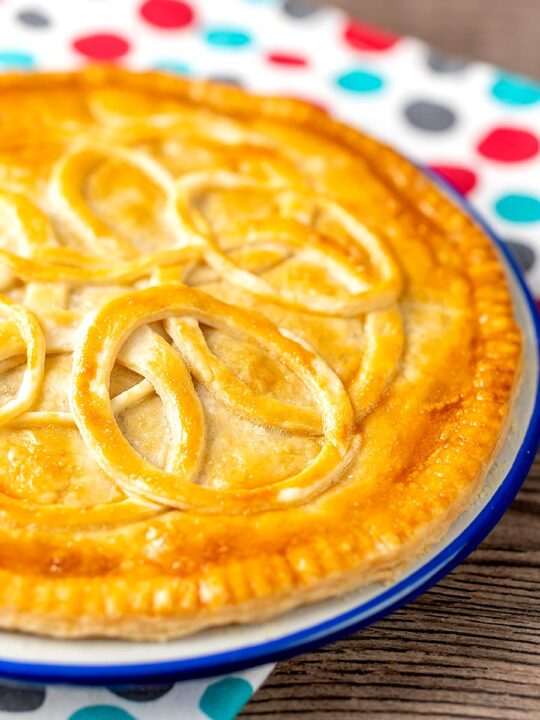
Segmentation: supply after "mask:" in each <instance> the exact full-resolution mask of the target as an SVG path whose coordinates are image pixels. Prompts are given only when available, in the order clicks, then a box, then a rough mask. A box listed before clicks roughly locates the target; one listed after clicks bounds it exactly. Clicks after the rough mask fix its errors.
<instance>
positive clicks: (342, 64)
mask: <svg viewBox="0 0 540 720" xmlns="http://www.w3.org/2000/svg"><path fill="white" fill-rule="evenodd" d="M88 62H114V63H116V64H123V65H125V66H127V67H131V68H133V69H160V70H163V71H166V72H172V73H180V74H183V75H189V76H194V77H204V78H210V79H213V80H217V81H220V82H226V83H232V84H235V85H240V86H243V87H245V88H247V89H249V90H252V91H254V92H258V93H279V94H284V95H289V96H294V97H298V98H301V99H304V100H307V101H308V102H313V103H315V104H317V105H320V106H322V107H324V108H325V109H327V110H328V111H329V112H331V113H332V114H333V115H335V116H336V117H338V118H340V119H342V120H345V121H346V122H349V123H350V124H352V125H355V126H357V127H359V128H361V129H362V130H365V131H366V132H368V133H371V134H373V135H375V136H376V137H378V138H380V139H382V140H384V141H386V142H389V143H391V144H392V145H394V146H395V147H397V148H398V149H399V150H401V151H402V152H403V153H405V154H406V155H407V156H409V157H410V158H411V159H413V160H414V161H416V162H418V163H421V164H423V165H425V166H427V167H429V168H431V169H433V170H435V171H436V172H437V173H439V174H440V175H441V176H442V177H444V178H445V179H446V180H447V181H448V182H449V183H451V184H452V185H453V186H454V187H455V188H456V189H457V190H458V191H459V192H461V193H462V194H463V195H465V196H467V197H468V199H469V200H470V201H471V202H472V204H473V205H474V206H475V207H476V208H477V209H478V210H479V211H480V213H481V214H482V215H483V216H484V218H485V219H486V220H487V221H488V222H489V223H490V224H491V226H492V227H493V228H494V229H495V231H496V232H497V233H498V234H499V236H500V237H501V238H502V239H503V240H504V241H505V242H506V243H507V245H508V247H509V248H510V249H511V251H512V252H513V254H514V256H515V257H516V259H517V261H518V263H519V264H520V265H521V267H522V269H523V270H524V271H525V273H526V275H527V278H528V280H529V282H530V283H531V285H532V287H533V289H534V290H536V292H537V294H538V295H540V259H539V255H540V130H539V129H540V85H538V84H536V83H535V82H534V81H532V80H530V79H527V78H525V77H521V76H516V75H513V74H511V73H508V72H505V71H503V70H500V69H498V68H495V67H492V66H490V65H487V64H485V63H479V62H472V61H468V60H464V59H461V58H455V57H448V56H445V55H443V54H441V53H439V52H437V51H435V50H433V49H431V48H429V47H428V46H427V45H425V44H424V43H422V42H420V41H418V40H415V39H413V38H408V37H399V36H397V35H395V34H393V33H391V32H388V31H385V30H381V29H379V28H374V27H371V26H370V25H367V24H365V23H363V22H360V21H356V20H352V19H350V18H349V17H348V16H347V15H346V14H345V13H343V12H342V11H340V10H337V9H334V8H330V7H324V8H323V7H317V6H315V5H313V4H311V3H309V4H308V3H305V2H300V1H299V0H286V1H283V0H279V1H278V0H188V1H185V2H184V1H182V0H117V2H115V3H111V2H109V3H108V2H104V1H103V0H77V2H69V3H68V2H65V0H47V1H45V0H41V2H40V0H3V2H1V3H0V71H6V72H7V71H10V70H21V69H22V70H27V71H32V70H34V69H41V70H45V69H46V70H51V69H52V70H65V69H73V68H78V67H81V66H83V65H85V64H86V63H88ZM1 654H2V653H1V649H0V659H1ZM270 671H271V666H268V665H267V666H264V667H260V668H258V669H254V670H249V671H245V672H240V673H236V674H234V675H227V676H224V677H221V678H214V679H209V680H197V681H191V682H183V683H177V684H176V685H159V686H155V685H154V686H147V687H143V686H134V687H124V688H115V689H112V690H111V689H106V688H92V689H88V688H86V689H83V688H75V687H62V686H49V687H37V686H26V685H21V684H18V683H14V682H11V681H9V682H8V681H0V718H14V717H15V713H16V715H17V716H18V717H19V718H21V719H24V718H29V719H30V718H31V719H32V720H45V719H47V720H146V719H147V718H148V719H150V718H151V720H173V718H180V717H182V718H183V720H191V719H192V718H193V719H195V718H210V719H211V720H230V719H231V718H233V717H234V716H235V715H236V713H237V712H238V711H239V710H240V708H241V707H242V705H243V704H244V703H245V702H247V700H248V699H249V697H250V696H251V694H252V693H253V692H254V690H255V689H256V688H257V687H258V686H259V685H260V684H261V683H262V681H263V680H264V679H265V678H266V677H267V675H268V674H269V672H270Z"/></svg>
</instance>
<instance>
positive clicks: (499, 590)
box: [243, 459, 540, 720]
mask: <svg viewBox="0 0 540 720" xmlns="http://www.w3.org/2000/svg"><path fill="white" fill-rule="evenodd" d="M243 717H244V718H246V719H247V718H252V719H253V720H255V719H256V718H271V717H275V718H280V719H282V720H287V719H288V718H291V719H292V718H294V719H295V720H299V718H302V717H305V718H308V717H309V718H311V720H329V719H330V718H356V717H361V718H362V720H410V719H411V718H419V719H420V718H433V719H437V720H456V719H459V720H461V719H463V720H465V719H466V718H470V719H473V718H474V719H476V718H488V719H489V720H521V719H522V718H523V720H525V719H527V720H536V719H537V718H540V459H537V462H536V464H535V466H534V468H533V470H532V471H531V473H530V476H529V478H528V480H527V482H526V484H525V485H524V487H523V489H522V491H521V492H520V494H519V496H518V497H517V499H516V501H515V502H514V504H513V506H512V508H511V509H510V511H509V512H508V513H507V514H506V516H505V517H504V518H503V520H502V521H501V523H500V524H499V525H498V526H497V527H496V528H495V530H494V531H493V532H492V533H491V535H490V536H489V537H488V538H487V539H486V540H485V541H484V542H483V543H482V545H481V546H480V548H478V549H477V550H476V551H475V552H474V553H473V554H472V555H471V556H470V557H469V559H468V560H467V561H466V562H465V563H463V564H462V565H461V566H460V567H458V568H457V569H456V570H455V571H454V572H453V573H452V574H451V575H449V576H448V577H447V578H446V579H445V580H443V581H442V582H441V583H439V584H438V585H437V586H435V587H434V588H433V589H432V590H430V591H429V592H428V593H426V594H425V595H423V596H422V597H420V598H418V599H417V600H416V601H415V602H413V603H412V604H411V605H409V606H408V607H406V608H404V609H403V610H401V611H399V612H397V613H396V614H395V615H393V616H391V617H389V618H386V619H384V620H382V621H381V622H379V623H378V624H377V625H375V626H373V627H371V628H368V629H367V630H364V631H361V632H358V633H356V634H355V635H352V636H350V637H348V638H346V639H344V640H342V641H340V642H337V643H334V644H333V645H330V646H328V647H326V648H323V649H322V650H320V651H318V652H316V653H310V654H308V655H304V656H302V657H299V658H296V659H294V660H291V661H289V662H286V663H281V664H279V665H278V667H277V668H276V670H275V671H274V672H273V674H272V675H271V676H270V678H269V680H268V681H267V682H266V684H265V685H264V686H263V688H261V690H260V691H259V692H258V693H257V694H256V695H255V697H254V698H253V700H252V701H251V702H250V704H249V705H248V707H247V708H246V710H245V711H244V713H243Z"/></svg>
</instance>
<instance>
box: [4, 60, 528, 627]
mask: <svg viewBox="0 0 540 720" xmlns="http://www.w3.org/2000/svg"><path fill="white" fill-rule="evenodd" d="M0 95H1V98H2V103H1V107H2V110H1V126H0V227H1V233H0V284H1V289H0V292H1V295H0V311H1V316H2V320H1V324H0V348H1V350H0V353H1V355H0V395H1V400H0V425H1V427H0V626H2V627H4V628H11V629H19V630H25V631H31V632H37V633H42V634H46V635H59V636H69V637H75V636H89V635H94V636H95V635H97V636H113V637H125V638H133V639H137V638H141V639H152V638H160V639H163V638H170V637H176V636H179V635H182V634H185V633H191V632H194V631H196V630H198V629H200V628H203V627H206V626H211V625H219V624H225V623H239V622H242V623H244V622H253V621H259V620H262V619H264V618H267V617H270V616H273V615H276V614H278V613H283V612H285V611H286V610H288V609H289V608H292V607H294V606H298V605H301V604H305V603H310V602H313V601H316V600H319V599H322V598H325V597H329V596H332V595H336V594H340V593H343V592H345V591H347V590H349V589H352V588H357V587H359V586H362V585H365V584H368V583H371V582H373V581H380V580H386V579H391V578H393V577H395V576H396V574H397V573H399V572H401V571H402V570H403V569H404V568H406V567H407V565H408V564H409V563H411V561H413V560H414V559H415V558H416V557H417V556H418V554H419V553H420V552H422V551H423V550H424V549H425V548H426V547H427V546H429V545H431V544H433V543H434V542H435V541H437V540H438V539H439V538H440V537H441V536H442V535H443V533H444V532H445V531H446V529H447V528H448V526H449V525H450V523H451V522H452V521H453V520H454V519H455V518H456V516H457V515H458V514H459V513H460V512H461V511H462V510H463V509H464V508H465V507H466V506H467V505H468V504H469V503H470V502H471V499H472V498H473V497H474V495H475V493H476V492H477V491H478V489H479V487H480V486H481V484H482V479H483V477H484V475H485V473H486V471H487V469H488V468H489V465H490V462H491V460H492V458H493V455H494V452H495V451H496V449H497V447H498V443H499V442H500V440H501V438H502V437H503V434H504V429H505V424H506V421H507V418H508V415H509V408H510V404H511V399H512V395H513V391H514V388H515V386H516V381H517V378H518V375H519V372H518V369H519V360H520V351H521V338H520V331H519V329H518V327H517V325H516V322H515V320H514V317H513V308H512V303H511V298H510V294H509V290H508V287H507V282H506V279H505V273H504V269H503V267H502V265H501V264H500V262H499V260H498V257H497V254H496V251H495V250H494V248H493V246H492V244H491V242H490V241H489V240H488V239H487V237H486V236H485V235H484V233H483V232H482V231H481V230H480V229H479V228H478V227H477V226H476V225H474V224H473V222H472V221H471V220H470V219H469V218H468V217H467V216H465V215H464V214H463V213H462V212H461V210H459V209H458V208H457V207H456V206H455V205H454V204H453V203H452V202H451V201H450V200H449V199H448V198H447V197H446V196H445V195H444V194H443V193H442V192H441V191H440V190H438V189H437V188H435V187H434V186H433V185H432V183H431V182H430V181H429V180H428V179H426V177H425V176H424V175H423V174H422V173H421V172H420V171H419V170H417V169H415V168H414V167H413V166H412V165H411V164H409V163H408V162H407V161H405V160H404V159H403V158H401V157H400V156H398V155H397V154H396V153H395V152H393V151H392V150H390V149H389V148H387V147H385V146H383V145H380V144H379V143H377V142H375V141H374V140H372V139H369V138H367V137H365V136H363V135H361V134H359V133H358V132H356V131H355V130H352V129H351V128H348V127H346V126H344V125H340V124H339V123H337V122H335V121H334V120H332V119H330V118H329V117H328V116H327V115H326V114H324V113H323V112H322V111H320V110H318V109H315V108H313V107H311V106H309V105H307V104H303V103H300V102H297V101H293V100H289V99H280V98H258V97H253V96H250V95H247V94H245V93H243V92H241V91H240V90H237V89H234V88H229V87H225V86H217V85H211V84H204V83H201V82H191V81H187V80H184V79H174V78H172V77H168V76H165V75H158V74H142V75H137V74H130V73H129V72H127V71H121V70H104V69H99V68H97V69H96V68H93V69H89V70H87V71H84V72H81V73H78V74H60V75H35V76H4V77H2V78H0Z"/></svg>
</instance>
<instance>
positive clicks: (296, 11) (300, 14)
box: [283, 0, 319, 19]
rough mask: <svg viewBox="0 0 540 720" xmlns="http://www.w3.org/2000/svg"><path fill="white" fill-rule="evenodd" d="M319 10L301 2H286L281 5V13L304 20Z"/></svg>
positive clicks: (297, 0) (296, 0) (312, 5)
mask: <svg viewBox="0 0 540 720" xmlns="http://www.w3.org/2000/svg"><path fill="white" fill-rule="evenodd" d="M317 10H319V8H318V7H317V6H316V5H314V4H313V3H311V2H303V1H302V0H286V2H285V3H284V4H283V12H284V13H286V14H287V15H289V17H293V18H298V19H301V18H305V17H308V16H309V15H313V14H315V13H316V12H317Z"/></svg>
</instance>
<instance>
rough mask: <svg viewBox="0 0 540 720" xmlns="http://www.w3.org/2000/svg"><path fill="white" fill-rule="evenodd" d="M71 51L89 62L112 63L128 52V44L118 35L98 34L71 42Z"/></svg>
mask: <svg viewBox="0 0 540 720" xmlns="http://www.w3.org/2000/svg"><path fill="white" fill-rule="evenodd" d="M72 46H73V49H74V50H76V51H77V52H78V53H80V54H81V55H84V56H85V57H87V58H90V59H91V60H102V61H112V60H118V59H119V58H121V57H123V56H124V55H126V53H128V52H129V43H128V41H127V40H125V39H124V38H123V37H120V35H113V34H111V33H98V34H96V35H85V36H84V37H80V38H78V39H76V40H74V41H73V43H72Z"/></svg>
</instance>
